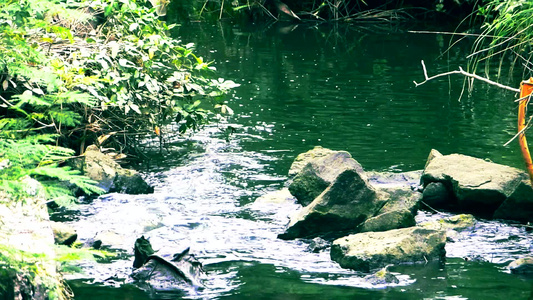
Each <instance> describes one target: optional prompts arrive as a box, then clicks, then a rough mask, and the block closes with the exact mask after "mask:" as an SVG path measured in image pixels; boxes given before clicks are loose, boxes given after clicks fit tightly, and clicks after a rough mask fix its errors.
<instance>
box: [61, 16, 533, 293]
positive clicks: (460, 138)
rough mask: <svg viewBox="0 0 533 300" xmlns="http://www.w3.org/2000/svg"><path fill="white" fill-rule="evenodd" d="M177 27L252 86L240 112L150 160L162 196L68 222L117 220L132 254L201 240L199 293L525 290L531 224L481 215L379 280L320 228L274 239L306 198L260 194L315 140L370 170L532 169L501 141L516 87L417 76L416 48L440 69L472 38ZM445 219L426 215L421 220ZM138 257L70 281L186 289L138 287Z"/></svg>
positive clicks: (122, 242)
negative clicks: (442, 246) (347, 260)
mask: <svg viewBox="0 0 533 300" xmlns="http://www.w3.org/2000/svg"><path fill="white" fill-rule="evenodd" d="M280 31H281V32H280ZM176 34H179V35H180V36H182V38H183V40H185V41H187V42H189V41H192V42H195V43H197V44H198V45H199V49H198V51H199V52H200V54H201V55H202V56H204V58H205V59H207V60H213V59H214V60H215V61H216V66H217V68H218V70H219V74H220V75H221V76H223V77H225V78H228V79H232V80H235V81H237V82H239V83H241V84H242V85H241V87H239V88H238V89H236V90H235V91H234V93H233V95H232V97H231V99H230V101H229V105H230V106H231V107H232V108H233V109H234V110H235V112H236V115H235V116H234V117H232V118H231V119H230V120H229V122H232V124H227V123H222V124H218V125H216V126H212V127H209V128H207V129H206V130H204V131H203V132H201V133H200V134H199V135H197V136H195V138H194V139H192V140H190V141H176V142H175V143H174V144H173V145H172V147H173V149H175V150H178V151H176V152H167V153H166V154H165V155H164V156H162V157H164V159H161V157H159V159H160V160H159V161H157V158H154V161H153V162H152V166H153V164H154V163H155V164H159V168H156V169H157V170H158V171H157V172H147V173H146V176H147V178H148V180H149V181H150V182H151V183H152V184H154V185H155V187H156V189H155V192H154V194H153V195H141V196H130V195H119V194H110V195H105V196H102V197H100V198H98V199H95V200H94V201H92V203H90V204H88V205H80V207H79V209H80V211H79V213H77V214H73V215H70V218H71V221H69V222H70V223H71V224H72V225H74V226H75V227H76V228H77V229H78V234H79V236H80V237H81V238H90V237H92V236H94V235H95V234H96V233H97V232H100V231H102V230H112V231H114V232H116V233H117V234H118V236H117V239H116V240H115V241H114V242H115V243H116V244H117V246H118V247H120V248H124V249H128V250H129V251H130V252H131V248H132V247H133V243H134V241H135V239H136V238H137V237H139V236H140V235H144V236H146V237H148V238H149V239H150V241H151V242H152V245H153V246H154V249H159V250H160V251H162V252H171V253H175V252H180V251H181V250H183V249H184V248H185V247H188V246H190V247H191V251H192V252H193V253H195V254H196V255H197V257H198V258H199V259H200V260H201V261H202V262H203V263H204V265H205V268H206V271H207V274H208V276H207V277H208V278H207V279H206V282H205V284H206V289H204V290H200V291H194V292H191V293H190V294H188V296H187V297H188V298H220V299H223V298H229V299H250V298H252V297H253V298H258V299H354V298H361V299H422V298H427V299H439V297H440V298H442V299H444V298H447V299H480V298H482V299H502V298H503V297H507V298H508V299H521V298H526V297H527V296H529V294H530V290H531V289H530V285H531V281H530V280H529V279H521V278H518V277H516V276H513V275H511V274H508V273H507V272H506V271H505V268H504V264H505V263H506V262H507V261H509V260H510V259H513V258H517V257H519V256H521V255H524V254H526V253H529V252H530V245H531V236H530V235H529V233H526V232H525V231H524V230H523V229H521V228H518V227H513V226H510V225H504V224H500V223H497V222H484V221H483V222H480V223H479V224H478V225H477V226H476V227H475V229H474V230H472V231H469V232H468V233H464V234H461V235H459V236H458V237H456V241H455V242H454V243H448V245H447V253H448V257H449V259H448V261H447V263H446V266H445V267H444V268H443V267H442V266H438V265H427V266H423V267H422V266H420V265H418V266H398V267H394V268H392V271H393V272H395V273H396V274H397V276H398V278H399V279H400V283H399V284H396V285H391V286H369V284H368V283H367V282H366V281H365V280H364V279H363V276H364V274H359V273H357V272H353V271H350V270H345V269H341V268H340V267H338V265H337V264H336V263H333V262H331V260H330V258H329V251H328V249H325V250H323V251H321V252H319V253H313V252H312V251H310V250H309V249H308V247H309V241H305V240H297V241H283V240H280V239H277V234H278V233H280V232H282V231H283V228H284V226H285V225H286V223H287V221H288V217H289V216H290V215H291V214H292V213H294V212H295V211H296V210H297V209H298V205H296V204H294V203H284V204H259V203H254V202H253V200H254V199H255V198H257V197H258V196H260V195H263V194H265V193H266V192H268V191H274V190H277V189H279V188H280V187H282V186H283V185H284V182H285V180H286V174H287V170H288V168H289V166H290V163H291V162H292V160H293V159H294V157H295V155H297V154H298V153H300V152H304V151H307V150H309V149H310V148H312V147H314V146H315V145H322V146H324V147H329V148H333V149H340V150H347V151H349V152H351V153H352V155H353V156H354V158H355V159H357V160H358V161H359V162H360V163H361V164H362V165H363V167H364V168H365V169H367V170H394V171H410V170H415V169H421V168H422V167H423V166H424V163H425V159H426V157H427V155H428V153H429V151H430V149H431V148H436V149H438V150H439V151H441V152H443V153H452V152H459V153H463V154H468V155H474V156H478V157H483V158H489V159H491V160H493V161H495V162H499V163H505V164H508V165H514V166H521V163H520V158H519V155H518V153H517V151H515V150H514V147H508V148H504V147H503V146H502V144H503V143H505V142H506V141H507V140H508V139H509V138H511V137H512V136H513V133H512V132H513V131H514V123H515V121H514V104H513V102H512V100H513V99H514V95H512V94H510V93H508V92H505V91H500V90H496V89H493V88H491V87H487V86H483V85H481V84H477V85H476V86H475V90H474V93H473V94H471V95H468V94H464V95H463V96H462V98H461V99H460V100H459V96H460V93H461V87H462V79H461V78H451V79H450V81H449V82H448V81H445V80H442V81H438V82H434V83H428V84H426V85H424V86H422V87H419V88H414V85H413V84H412V81H413V80H420V79H421V78H422V74H421V68H420V64H419V61H420V59H424V60H425V61H426V65H427V66H428V69H429V70H430V72H435V73H437V72H442V71H446V70H448V69H455V68H456V67H457V66H459V65H461V64H462V63H463V60H462V58H463V57H464V56H465V53H466V51H465V49H463V48H461V47H467V46H464V45H460V46H458V47H456V48H453V49H451V51H448V52H446V53H444V51H445V50H446V49H447V47H448V43H449V41H448V40H447V38H445V37H442V36H433V35H410V34H405V33H400V32H390V33H373V32H369V31H361V30H357V29H355V28H353V27H346V28H338V29H337V30H336V31H335V30H331V29H330V28H303V27H302V26H300V27H298V28H292V29H289V30H287V29H286V28H279V27H276V26H273V27H271V28H266V29H264V30H259V31H249V32H247V31H244V30H243V29H239V28H237V27H234V26H231V25H223V24H219V25H214V26H211V25H206V24H189V25H186V26H185V25H184V26H182V27H181V28H180V30H179V31H178V32H176ZM450 87H451V91H450V92H449V90H450ZM230 125H231V126H233V127H235V128H237V131H236V133H235V134H234V135H232V136H231V137H230V140H229V141H226V139H225V136H224V128H225V127H226V126H230ZM434 217H435V216H432V215H429V214H427V213H421V214H420V216H419V219H420V220H425V219H431V218H434ZM441 217H442V215H441ZM465 258H467V259H468V260H465ZM132 260H133V259H130V260H120V259H119V260H115V261H113V262H110V263H108V264H95V263H90V262H87V263H85V265H84V270H85V272H86V275H81V276H77V277H71V278H70V279H75V278H78V280H74V281H71V283H72V286H73V289H74V292H75V293H76V299H94V298H93V296H95V295H102V297H103V298H106V297H107V298H108V299H111V298H113V299H142V298H143V297H144V298H158V299H173V298H176V297H178V296H177V295H175V294H168V293H167V294H161V293H158V294H154V293H152V292H146V293H145V292H141V291H139V290H138V289H136V288H135V286H134V285H131V284H130V280H129V277H128V275H129V273H130V272H131V264H132ZM84 278H85V279H84ZM87 278H89V279H87ZM87 281H88V282H93V281H94V282H96V283H98V284H97V285H87V283H86V282H87ZM123 283H127V284H126V285H122V287H121V288H118V289H117V288H114V287H113V288H112V287H109V286H114V285H117V286H120V285H121V284H123Z"/></svg>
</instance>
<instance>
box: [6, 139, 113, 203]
mask: <svg viewBox="0 0 533 300" xmlns="http://www.w3.org/2000/svg"><path fill="white" fill-rule="evenodd" d="M51 140H53V136H44V135H31V136H28V137H27V138H25V139H21V140H13V139H9V138H4V137H0V157H1V160H0V188H1V189H2V190H4V191H5V192H7V193H8V194H10V195H11V196H12V198H14V199H12V200H22V199H24V198H25V197H28V196H35V195H36V194H37V193H38V192H39V191H40V190H42V192H43V193H44V196H45V197H46V199H49V200H54V201H55V202H56V203H59V204H68V203H71V202H73V201H74V194H73V190H74V189H73V186H76V187H78V188H80V189H82V190H83V191H84V192H85V193H87V194H92V193H97V194H98V193H102V192H103V191H102V190H101V189H100V188H98V187H96V186H95V184H96V182H94V181H92V180H90V179H89V178H88V177H86V176H83V175H80V172H79V171H78V170H73V169H71V168H70V167H68V166H60V165H61V164H63V163H64V162H65V161H66V160H67V159H69V158H70V157H71V156H72V155H73V154H74V151H73V150H71V149H67V148H63V147H59V146H53V145H49V144H48V143H49V142H50V141H51ZM27 177H31V178H34V179H36V180H38V181H39V183H40V186H38V187H35V186H32V185H31V182H28V181H27V180H25V178H27Z"/></svg>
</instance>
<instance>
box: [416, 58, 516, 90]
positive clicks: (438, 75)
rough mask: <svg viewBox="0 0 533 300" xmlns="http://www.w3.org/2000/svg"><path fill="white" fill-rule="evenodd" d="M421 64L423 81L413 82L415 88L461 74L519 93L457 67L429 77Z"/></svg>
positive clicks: (424, 66)
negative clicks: (444, 77)
mask: <svg viewBox="0 0 533 300" xmlns="http://www.w3.org/2000/svg"><path fill="white" fill-rule="evenodd" d="M420 62H421V63H422V69H423V70H424V78H425V79H424V81H422V82H420V83H418V82H416V81H413V82H414V84H415V86H419V85H422V84H424V83H426V82H428V81H430V80H433V79H436V78H439V77H443V76H449V75H452V74H461V75H463V76H466V77H470V78H474V79H477V80H481V81H483V82H486V83H488V84H490V85H494V86H497V87H499V88H502V89H506V90H508V91H511V92H515V93H519V92H520V89H515V88H513V87H510V86H506V85H503V84H501V83H498V82H494V81H492V80H490V79H488V78H485V77H481V76H479V75H476V74H472V73H468V72H466V71H465V70H463V68H461V67H459V70H455V71H450V72H446V73H441V74H437V75H435V76H431V77H429V76H428V72H427V69H426V65H425V64H424V61H423V60H422V61H420Z"/></svg>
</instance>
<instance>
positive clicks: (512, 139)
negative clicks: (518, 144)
mask: <svg viewBox="0 0 533 300" xmlns="http://www.w3.org/2000/svg"><path fill="white" fill-rule="evenodd" d="M531 119H533V116H530V117H529V120H527V124H526V127H524V128H522V130H520V131H519V132H518V133H517V134H515V135H514V136H513V137H512V138H511V139H510V140H508V141H507V143H505V144H503V146H504V147H506V146H507V145H509V144H510V143H511V142H512V141H514V140H515V139H516V138H517V137H519V136H520V135H521V134H522V133H524V132H525V131H526V130H528V129H529V127H531Z"/></svg>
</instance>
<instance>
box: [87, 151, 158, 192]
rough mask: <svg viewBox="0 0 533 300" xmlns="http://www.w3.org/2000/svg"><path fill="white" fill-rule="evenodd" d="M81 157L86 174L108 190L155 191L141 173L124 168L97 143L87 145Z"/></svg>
mask: <svg viewBox="0 0 533 300" xmlns="http://www.w3.org/2000/svg"><path fill="white" fill-rule="evenodd" d="M81 159H82V160H83V162H82V164H81V165H82V169H83V171H84V173H85V175H87V176H88V177H89V178H91V179H92V180H95V181H97V182H98V186H99V187H100V188H102V189H104V190H105V191H106V192H119V193H125V194H149V193H153V191H154V188H153V187H150V186H149V185H148V183H146V181H144V179H143V178H142V176H141V175H140V174H139V173H137V172H136V171H134V170H129V169H124V168H122V167H121V166H120V165H119V164H118V163H117V162H116V161H115V160H113V159H112V158H111V157H109V156H107V155H105V154H104V153H102V152H100V150H99V149H98V147H96V146H95V145H91V146H89V147H87V150H86V151H85V153H84V155H83V156H82V157H81Z"/></svg>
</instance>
